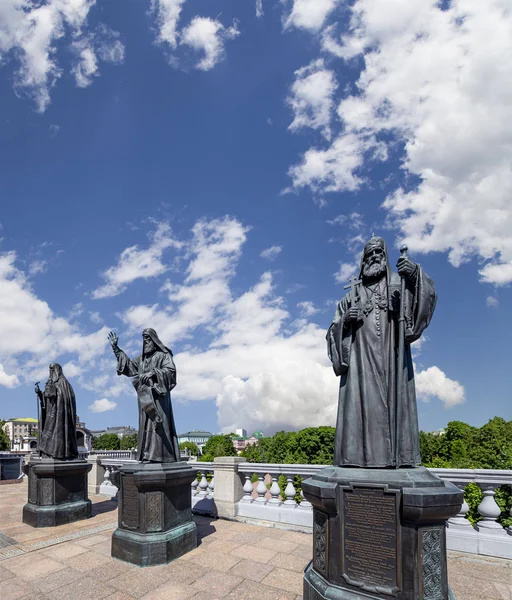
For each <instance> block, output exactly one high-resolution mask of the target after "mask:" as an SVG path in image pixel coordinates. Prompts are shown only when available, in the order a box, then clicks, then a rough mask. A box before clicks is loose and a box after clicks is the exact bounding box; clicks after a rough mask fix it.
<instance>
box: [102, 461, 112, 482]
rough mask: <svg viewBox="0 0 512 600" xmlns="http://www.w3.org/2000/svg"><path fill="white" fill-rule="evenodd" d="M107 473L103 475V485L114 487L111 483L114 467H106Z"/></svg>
mask: <svg viewBox="0 0 512 600" xmlns="http://www.w3.org/2000/svg"><path fill="white" fill-rule="evenodd" d="M104 467H105V473H104V474H103V485H112V481H110V475H111V474H112V467H111V466H110V465H104Z"/></svg>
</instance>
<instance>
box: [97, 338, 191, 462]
mask: <svg viewBox="0 0 512 600" xmlns="http://www.w3.org/2000/svg"><path fill="white" fill-rule="evenodd" d="M108 339H109V342H110V344H111V346H112V350H113V351H114V354H115V355H116V358H117V374H118V375H126V376H127V377H133V379H132V384H133V387H134V388H135V390H136V392H137V398H138V401H139V436H138V459H139V460H141V461H143V462H176V461H179V460H180V451H179V445H178V437H177V435H176V427H175V425H174V417H173V413H172V406H171V390H172V389H173V388H174V387H175V386H176V366H175V364H174V360H173V355H172V352H171V350H170V349H169V348H167V347H166V346H164V344H163V343H162V342H161V341H160V339H159V337H158V335H157V334H156V331H155V330H154V329H144V331H143V333H142V342H143V348H142V354H141V355H140V356H139V357H137V358H134V359H130V358H128V356H127V355H126V354H125V353H124V352H123V350H121V349H120V348H119V346H118V341H119V338H118V336H117V334H116V333H115V332H113V331H111V332H110V333H109V335H108Z"/></svg>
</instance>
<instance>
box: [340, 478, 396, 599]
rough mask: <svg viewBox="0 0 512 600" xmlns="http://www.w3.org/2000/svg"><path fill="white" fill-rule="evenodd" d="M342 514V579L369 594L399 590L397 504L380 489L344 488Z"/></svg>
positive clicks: (394, 497)
mask: <svg viewBox="0 0 512 600" xmlns="http://www.w3.org/2000/svg"><path fill="white" fill-rule="evenodd" d="M342 497H343V503H342V505H343V515H342V542H343V555H342V561H343V570H342V572H343V577H344V578H345V580H346V581H347V582H348V583H350V584H352V585H355V586H357V587H361V588H363V589H366V590H370V591H377V592H384V593H395V592H396V591H397V590H398V588H399V561H400V553H399V535H398V526H399V519H398V502H399V497H398V496H397V494H396V493H395V492H385V491H384V490H383V489H382V488H374V487H354V488H353V489H344V490H343V491H342Z"/></svg>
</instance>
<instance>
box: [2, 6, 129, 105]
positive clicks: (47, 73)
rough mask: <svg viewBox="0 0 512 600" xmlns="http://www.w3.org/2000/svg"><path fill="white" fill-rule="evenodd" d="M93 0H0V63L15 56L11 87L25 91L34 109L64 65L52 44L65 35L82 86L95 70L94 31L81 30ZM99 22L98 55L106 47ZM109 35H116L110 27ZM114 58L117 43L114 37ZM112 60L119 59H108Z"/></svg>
mask: <svg viewBox="0 0 512 600" xmlns="http://www.w3.org/2000/svg"><path fill="white" fill-rule="evenodd" d="M94 4H95V0H47V1H46V2H39V1H38V0H2V2H0V64H1V63H6V62H7V61H8V59H10V58H14V59H15V60H17V61H19V68H18V69H17V71H16V72H15V76H14V86H15V89H16V91H17V92H18V93H22V94H26V95H28V96H29V97H30V98H32V99H33V101H34V102H35V105H36V108H37V110H38V111H39V112H44V111H45V110H46V108H47V106H48V104H49V103H50V91H51V89H52V87H53V86H54V85H55V83H56V82H57V80H58V79H59V78H60V77H61V76H62V73H63V69H62V67H61V66H59V64H58V62H57V59H56V51H57V44H58V42H59V40H63V39H64V38H66V37H67V34H70V37H71V42H70V43H71V48H72V49H73V50H74V51H75V53H78V62H76V61H75V66H74V67H73V72H74V74H75V78H76V81H77V84H78V85H79V86H81V87H84V85H86V82H87V81H89V78H90V77H91V76H92V75H93V74H96V71H97V61H96V55H95V53H94V51H93V49H92V47H93V45H94V44H95V35H96V34H93V33H91V34H84V30H85V28H86V26H87V22H88V18H89V13H90V10H91V8H92V7H93V6H94ZM101 27H102V26H101V25H100V27H99V29H98V32H99V35H100V37H102V40H101V42H100V46H101V48H102V49H103V50H101V48H100V54H102V59H103V60H107V58H105V56H106V54H107V52H111V48H110V45H109V43H108V41H107V40H105V39H104V36H103V32H104V31H105V30H104V29H101ZM111 34H112V36H113V37H117V36H118V34H117V33H114V32H112V31H111ZM112 44H113V45H114V46H115V47H116V48H117V50H116V51H115V52H114V53H115V54H116V56H117V57H119V52H120V49H121V47H122V44H121V42H120V41H119V40H117V39H115V40H113V42H112ZM111 62H120V61H119V60H111Z"/></svg>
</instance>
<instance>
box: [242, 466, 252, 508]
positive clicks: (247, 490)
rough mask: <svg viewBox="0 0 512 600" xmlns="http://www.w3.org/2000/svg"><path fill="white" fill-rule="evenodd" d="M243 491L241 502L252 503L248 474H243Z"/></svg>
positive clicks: (250, 483) (250, 482)
mask: <svg viewBox="0 0 512 600" xmlns="http://www.w3.org/2000/svg"><path fill="white" fill-rule="evenodd" d="M243 490H244V497H243V498H242V500H244V501H246V502H251V501H252V481H251V475H250V473H246V474H245V483H244V488H243Z"/></svg>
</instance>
